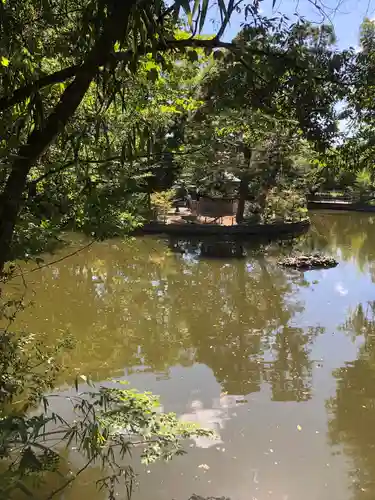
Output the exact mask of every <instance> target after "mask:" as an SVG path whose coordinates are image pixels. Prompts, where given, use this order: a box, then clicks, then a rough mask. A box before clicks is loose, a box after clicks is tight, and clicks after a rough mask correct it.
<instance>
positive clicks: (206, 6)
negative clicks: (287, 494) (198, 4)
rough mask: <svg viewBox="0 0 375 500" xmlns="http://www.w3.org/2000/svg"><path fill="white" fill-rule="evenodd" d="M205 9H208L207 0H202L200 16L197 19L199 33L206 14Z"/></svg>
mask: <svg viewBox="0 0 375 500" xmlns="http://www.w3.org/2000/svg"><path fill="white" fill-rule="evenodd" d="M207 9H208V0H203V2H202V12H201V18H200V20H199V33H200V32H201V31H202V29H203V26H204V22H205V20H206V15H207Z"/></svg>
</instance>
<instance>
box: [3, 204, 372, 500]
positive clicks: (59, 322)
mask: <svg viewBox="0 0 375 500" xmlns="http://www.w3.org/2000/svg"><path fill="white" fill-rule="evenodd" d="M374 224H375V217H374V216H372V215H368V214H359V213H350V214H349V213H323V212H317V213H315V214H313V215H312V227H311V230H310V232H309V233H308V234H307V235H306V236H305V237H303V242H302V244H303V245H304V246H305V248H306V249H309V250H314V251H315V250H321V251H324V252H325V253H326V254H328V255H332V256H334V257H336V258H337V259H338V260H339V265H338V266H337V267H336V268H334V269H329V270H320V271H307V272H300V271H292V270H286V269H282V268H280V267H279V266H278V265H277V256H278V252H276V253H275V250H274V249H272V248H269V247H266V248H263V250H262V251H261V250H260V249H258V250H257V248H256V247H252V248H251V247H249V246H247V248H246V250H247V256H246V257H245V258H243V259H204V258H203V259H202V258H199V255H197V252H195V251H191V250H190V251H189V248H190V249H191V248H195V247H194V245H186V248H187V250H186V251H185V252H183V250H180V252H175V251H172V250H173V249H174V246H175V245H174V244H173V242H168V241H167V240H164V239H157V238H149V237H148V238H140V239H135V240H131V241H128V242H121V241H107V242H102V243H97V244H94V245H92V246H90V247H89V248H87V249H86V250H83V251H81V252H78V253H77V254H75V255H73V256H70V257H69V258H66V259H63V260H61V261H60V262H57V263H55V264H52V265H50V266H48V267H45V268H43V269H41V270H38V271H34V272H27V271H30V269H31V268H26V274H25V280H26V283H27V295H26V296H27V298H28V299H29V300H30V301H31V302H32V304H30V306H29V307H27V308H26V309H25V310H24V311H23V312H22V313H21V314H20V315H19V316H18V318H17V326H18V327H20V328H21V327H22V328H24V329H25V330H27V331H28V332H34V333H39V332H40V333H46V334H47V336H48V338H49V340H50V342H53V340H54V339H55V338H57V337H58V336H59V335H61V333H64V332H70V333H72V334H73V335H74V336H75V337H76V339H77V344H76V346H75V348H74V350H73V351H72V352H69V353H68V354H66V355H65V356H64V364H65V370H64V372H63V373H62V374H61V379H60V380H59V391H60V392H61V394H63V395H65V394H69V393H71V392H73V389H72V388H71V386H72V384H73V380H74V378H75V376H76V374H77V373H83V374H87V375H90V376H91V377H92V378H93V379H94V380H96V381H98V382H99V381H104V380H106V379H113V378H116V379H123V380H127V381H129V382H130V385H131V386H133V387H136V388H137V389H139V390H150V391H152V392H154V393H155V394H158V395H160V398H161V402H162V405H163V408H164V410H166V411H175V412H176V413H177V414H178V415H180V416H181V417H183V418H184V419H186V420H190V421H194V422H198V423H199V424H201V425H202V426H204V427H208V428H211V429H214V430H215V431H216V432H217V435H218V438H217V439H216V440H208V439H202V438H201V439H197V440H196V441H194V442H189V443H187V444H186V448H187V451H188V453H187V454H186V455H185V456H183V457H178V458H176V459H174V460H173V461H172V462H171V463H169V464H155V465H153V466H149V467H145V468H143V467H140V466H139V467H138V469H137V470H138V472H139V474H140V475H139V483H140V485H139V487H138V488H137V489H136V491H135V492H134V496H133V498H134V499H135V500H144V499H150V498H152V499H153V500H172V499H181V500H182V499H183V500H187V499H188V498H189V497H190V496H191V495H192V494H193V493H196V494H199V495H205V496H228V497H230V498H231V499H233V500H255V499H256V500H266V499H267V500H268V499H275V500H301V499H303V500H317V499H319V500H335V499H338V500H370V499H374V498H375V284H374V280H375V225H374ZM81 244H82V243H80V242H76V243H75V244H73V245H72V248H69V249H65V250H64V251H62V252H61V254H58V255H54V256H52V257H51V256H49V257H47V258H46V260H49V259H51V260H56V259H59V258H60V257H63V256H64V255H65V254H68V253H69V252H72V250H74V249H75V248H78V247H79V245H81ZM12 288H13V290H14V291H17V290H20V291H21V290H22V284H21V283H16V282H14V283H13V284H12ZM53 405H54V407H53V409H54V410H56V411H59V412H62V413H64V412H67V413H68V412H69V410H68V409H67V408H66V407H65V406H64V405H65V403H64V400H63V399H56V400H54V402H53ZM97 478H98V470H96V469H95V468H92V469H90V470H88V471H86V473H85V474H84V475H83V476H82V478H81V480H80V481H79V483H77V484H76V485H75V486H74V487H73V488H72V489H71V490H70V491H69V492H67V493H66V494H65V496H64V497H63V498H64V499H70V500H78V499H81V498H84V497H85V496H87V495H90V496H91V498H92V500H101V499H104V498H105V495H104V493H103V492H97V491H96V490H95V485H94V481H95V479H97ZM119 498H125V494H124V493H123V492H121V491H120V492H119Z"/></svg>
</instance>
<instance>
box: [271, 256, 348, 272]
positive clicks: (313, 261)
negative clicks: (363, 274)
mask: <svg viewBox="0 0 375 500" xmlns="http://www.w3.org/2000/svg"><path fill="white" fill-rule="evenodd" d="M278 264H279V265H280V266H283V267H290V268H293V269H329V268H331V267H336V266H337V264H338V262H337V260H336V259H334V258H333V257H327V256H325V255H318V254H314V255H294V256H290V257H285V258H284V259H281V260H279V261H278Z"/></svg>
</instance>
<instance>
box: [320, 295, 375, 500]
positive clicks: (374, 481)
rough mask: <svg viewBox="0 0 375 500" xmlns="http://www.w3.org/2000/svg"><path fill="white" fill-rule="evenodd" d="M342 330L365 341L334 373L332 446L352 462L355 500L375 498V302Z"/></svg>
mask: <svg viewBox="0 0 375 500" xmlns="http://www.w3.org/2000/svg"><path fill="white" fill-rule="evenodd" d="M343 329H344V330H345V331H346V332H347V333H348V334H350V335H352V336H353V337H359V338H361V339H363V343H362V345H361V346H360V348H359V351H358V357H357V359H356V360H354V361H351V362H348V363H346V364H345V366H344V367H342V368H339V369H338V370H336V371H335V372H334V376H335V378H336V379H337V389H336V394H335V396H334V397H332V398H331V399H330V400H329V402H328V409H329V413H330V421H329V434H330V438H331V440H332V443H333V444H335V445H343V446H344V449H345V453H346V454H347V455H348V456H349V457H350V458H351V459H352V468H351V471H350V476H351V481H352V489H353V490H354V496H353V498H355V499H361V500H367V499H373V498H375V426H374V422H375V302H373V301H372V302H369V303H367V304H366V305H365V306H364V305H362V304H359V305H358V306H357V307H356V308H355V310H354V311H353V312H352V313H351V314H350V315H349V317H348V319H347V320H346V321H345V323H344V325H343Z"/></svg>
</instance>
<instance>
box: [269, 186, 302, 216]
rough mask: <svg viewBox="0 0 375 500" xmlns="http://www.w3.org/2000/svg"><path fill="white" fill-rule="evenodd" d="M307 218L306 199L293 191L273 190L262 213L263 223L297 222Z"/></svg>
mask: <svg viewBox="0 0 375 500" xmlns="http://www.w3.org/2000/svg"><path fill="white" fill-rule="evenodd" d="M306 218H307V207H306V197H305V196H304V195H302V194H301V193H299V192H298V191H294V190H291V189H279V188H273V189H271V190H270V191H269V192H268V193H267V198H266V204H265V208H264V210H263V213H261V221H262V222H263V223H272V222H279V221H285V222H297V221H301V220H303V219H306Z"/></svg>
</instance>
